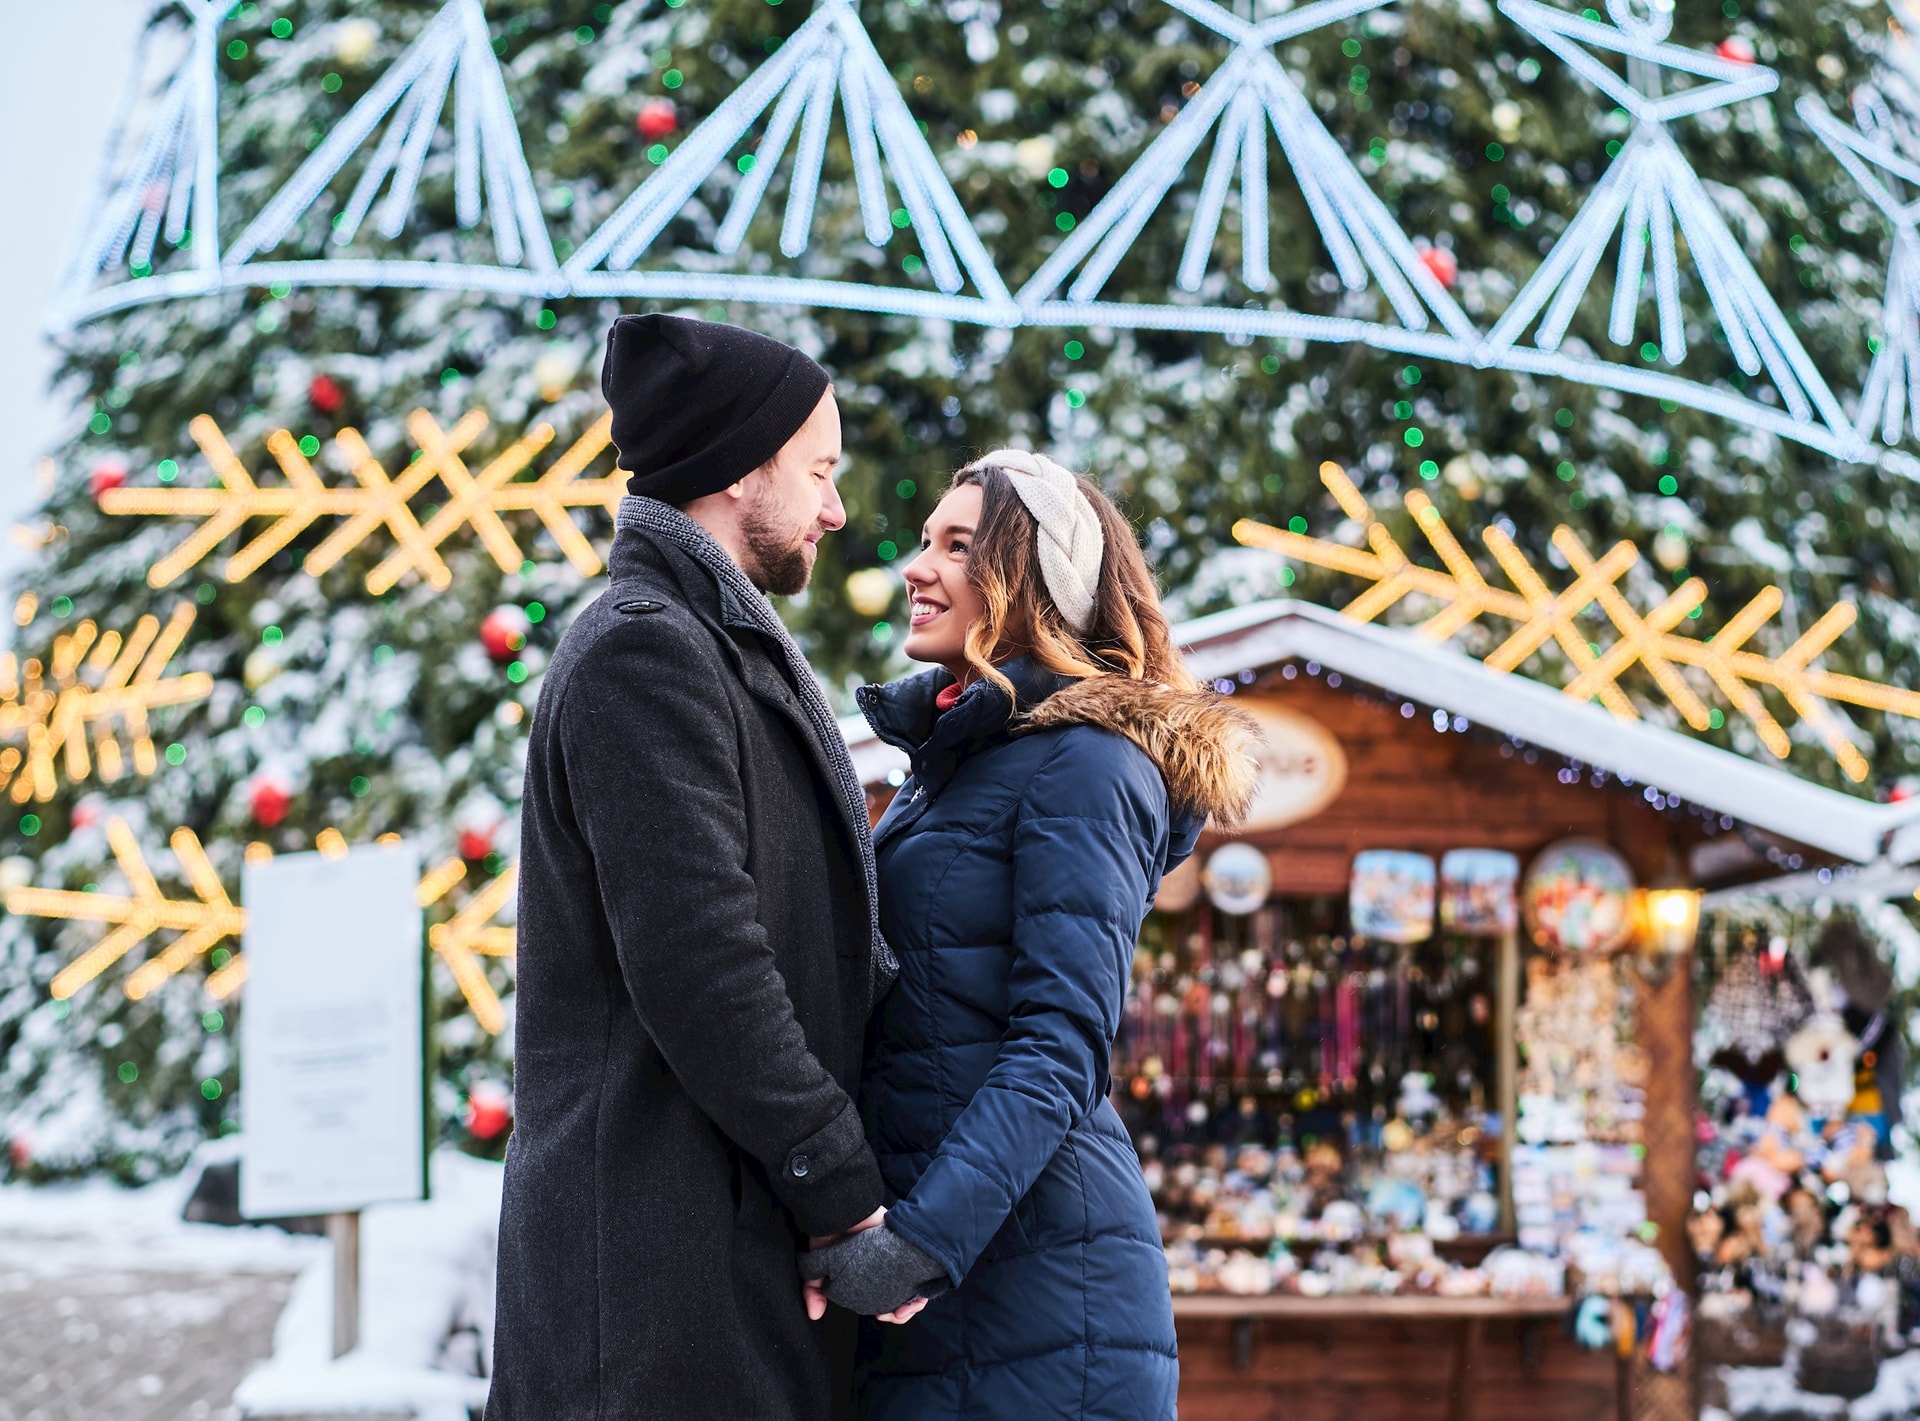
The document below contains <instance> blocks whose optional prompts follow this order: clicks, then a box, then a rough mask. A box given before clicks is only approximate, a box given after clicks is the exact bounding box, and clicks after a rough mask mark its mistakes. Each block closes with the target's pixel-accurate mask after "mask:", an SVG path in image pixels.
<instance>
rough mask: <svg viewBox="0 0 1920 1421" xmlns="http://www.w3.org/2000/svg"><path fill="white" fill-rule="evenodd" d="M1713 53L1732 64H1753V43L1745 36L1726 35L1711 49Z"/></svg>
mask: <svg viewBox="0 0 1920 1421" xmlns="http://www.w3.org/2000/svg"><path fill="white" fill-rule="evenodd" d="M1713 52H1714V53H1715V54H1717V55H1719V56H1720V57H1721V58H1722V59H1725V60H1728V61H1730V62H1731V63H1734V64H1751V63H1753V58H1754V55H1753V42H1752V41H1751V40H1749V39H1748V38H1747V37H1746V36H1745V35H1728V36H1727V37H1726V38H1725V39H1723V40H1721V41H1720V43H1718V44H1716V45H1715V46H1714V47H1713Z"/></svg>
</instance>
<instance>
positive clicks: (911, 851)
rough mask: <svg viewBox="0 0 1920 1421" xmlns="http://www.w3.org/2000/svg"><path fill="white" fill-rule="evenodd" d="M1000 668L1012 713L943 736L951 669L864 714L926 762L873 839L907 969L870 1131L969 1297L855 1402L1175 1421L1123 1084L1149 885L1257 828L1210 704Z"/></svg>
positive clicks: (907, 1337) (887, 914)
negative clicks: (1209, 835) (1206, 846)
mask: <svg viewBox="0 0 1920 1421" xmlns="http://www.w3.org/2000/svg"><path fill="white" fill-rule="evenodd" d="M1001 669H1002V671H1003V673H1004V674H1005V675H1006V676H1007V677H1008V678H1009V679H1010V680H1011V681H1012V682H1013V684H1014V686H1015V690H1016V693H1017V698H1018V703H1019V711H1020V714H1019V715H1018V716H1016V715H1015V714H1014V706H1013V705H1011V704H1010V703H1009V702H1008V699H1007V697H1006V695H1005V694H1004V693H1003V692H1002V691H1001V690H1000V689H998V688H997V687H996V686H994V685H993V684H992V683H991V682H987V681H980V682H976V683H975V684H974V685H972V686H970V687H969V688H968V689H967V691H966V692H965V693H964V694H963V695H961V697H960V698H959V701H958V703H957V704H955V705H954V706H953V707H952V709H950V710H948V711H946V712H945V713H944V714H940V713H939V712H938V711H937V709H936V706H935V704H934V699H935V696H936V695H937V694H938V692H939V691H940V690H941V689H942V688H943V687H945V686H947V685H949V684H950V683H951V681H952V677H951V676H950V675H948V674H947V673H946V672H944V671H930V672H925V673H922V674H921V675H918V676H914V677H911V678H909V679H907V680H904V681H899V682H895V683H893V684H892V685H888V686H884V687H873V686H869V687H866V688H864V689H863V690H862V691H861V692H860V695H859V701H860V706H861V709H862V710H863V711H865V712H866V715H867V719H868V721H869V722H870V723H871V724H872V726H873V728H874V730H875V731H876V733H878V734H879V735H880V736H881V737H882V738H883V739H885V740H887V741H889V742H891V743H892V744H894V745H897V746H899V747H901V748H903V749H904V750H906V751H907V752H908V754H909V755H910V756H911V759H912V765H913V774H912V777H911V778H910V779H909V780H907V782H906V783H905V784H904V785H903V786H902V787H901V789H900V792H899V794H898V796H897V797H896V798H895V799H894V801H893V804H892V805H891V807H890V808H889V809H888V810H887V813H886V815H885V817H884V818H883V819H882V820H881V822H880V825H879V827H878V829H877V831H876V833H875V846H876V851H877V853H878V857H879V865H880V901H881V917H882V923H883V926H884V928H885V931H886V936H887V940H888V941H889V942H891V943H892V944H893V946H894V948H895V950H896V951H897V952H898V954H899V957H900V964H901V966H900V977H899V980H898V982H897V983H896V984H895V986H894V988H893V990H892V993H891V994H890V995H889V996H888V997H887V998H886V999H885V1000H884V1001H883V1002H882V1003H881V1005H880V1007H879V1009H878V1010H877V1012H876V1013H875V1016H874V1019H873V1021H872V1023H871V1025H870V1026H869V1029H868V1042H867V1057H866V1065H865V1069H864V1071H863V1073H862V1078H861V1088H860V1105H861V1114H862V1118H863V1120H864V1122H865V1124H866V1128H867V1134H868V1138H869V1140H870V1141H871V1142H872V1144H873V1148H874V1153H875V1155H876V1156H877V1157H878V1159H879V1161H880V1169H881V1174H882V1177H883V1179H884V1182H885V1186H886V1191H887V1194H888V1200H889V1204H890V1205H891V1208H890V1212H889V1213H888V1216H887V1222H888V1224H889V1226H891V1227H892V1228H894V1229H896V1230H897V1231H898V1232H899V1233H900V1234H901V1235H902V1236H903V1237H905V1238H906V1239H907V1240H909V1241H910V1242H912V1243H914V1244H916V1245H917V1246H918V1247H920V1248H921V1249H922V1250H924V1251H925V1252H926V1253H928V1254H930V1255H931V1256H932V1257H934V1258H935V1259H937V1260H938V1261H939V1262H940V1263H941V1264H942V1265H943V1266H944V1267H945V1269H946V1271H947V1273H948V1275H949V1276H950V1278H951V1279H952V1281H953V1283H954V1284H955V1287H954V1290H953V1291H952V1292H949V1293H945V1294H942V1295H941V1296H939V1297H937V1298H935V1299H934V1300H933V1301H932V1302H931V1303H930V1304H929V1305H928V1306H927V1308H926V1310H925V1311H924V1312H923V1313H921V1315H920V1316H919V1317H918V1318H916V1319H915V1320H913V1321H912V1322H910V1323H908V1324H906V1325H905V1326H893V1325H887V1324H881V1323H877V1322H874V1321H871V1320H868V1321H866V1322H864V1324H863V1329H864V1330H863V1334H862V1342H861V1352H860V1370H859V1381H858V1386H857V1392H856V1396H857V1400H858V1402H859V1408H860V1411H861V1414H862V1415H863V1416H864V1417H866V1418H868V1421H907V1419H908V1418H911V1421H937V1418H946V1417H968V1418H988V1417H992V1418H1005V1421H1016V1418H1017V1419H1018V1421H1029V1418H1042V1417H1045V1418H1056V1417H1085V1418H1101V1421H1107V1419H1108V1418H1111V1421H1123V1418H1124V1421H1134V1418H1140V1421H1149V1418H1150V1419H1151V1421H1162V1418H1167V1417H1171V1416H1173V1415H1174V1414H1175V1392H1176V1389H1177V1385H1178V1381H1179V1363H1178V1361H1177V1360H1176V1356H1175V1348H1174V1332H1173V1312H1172V1307H1171V1303H1170V1300H1169V1297H1168V1292H1167V1268H1166V1259H1165V1256H1164V1254H1163V1253H1162V1251H1161V1245H1160V1233H1159V1228H1158V1226H1157V1224H1156V1221H1155V1218H1154V1211H1153V1204H1152V1201H1151V1200H1150V1199H1149V1198H1148V1195H1147V1191H1146V1187H1145V1185H1144V1183H1143V1182H1142V1179H1141V1174H1140V1162H1139V1159H1138V1157H1137V1156H1136V1154H1135V1152H1134V1149H1133V1145H1132V1142H1131V1141H1130V1140H1129V1139H1128V1137H1127V1133H1126V1131H1125V1130H1124V1129H1123V1128H1122V1126H1121V1124H1120V1119H1119V1116H1118V1115H1117V1114H1116V1113H1115V1111H1114V1109H1113V1106H1112V1105H1111V1104H1110V1103H1108V1101H1107V1099H1106V1095H1107V1088H1108V1062H1109V1058H1110V1053H1111V1050H1112V1046H1113V1038H1114V1033H1115V1031H1116V1030H1117V1028H1118V1025H1119V1020H1120V1013H1121V1007H1122V1002H1123V999H1124V996H1125V993H1126V990H1127V980H1128V974H1129V969H1130V967H1131V964H1132V961H1133V953H1134V944H1135V940H1136V937H1137V935H1138V933H1139V929H1140V923H1141V919H1142V918H1143V917H1144V916H1145V914H1146V912H1147V908H1148V905H1149V904H1150V903H1151V901H1152V898H1153V894H1154V892H1155V890H1156V889H1157V887H1158V885H1159V882H1160V878H1161V875H1162V874H1164V873H1165V872H1166V871H1167V870H1168V869H1170V868H1171V867H1173V866H1174V865H1175V864H1177V863H1179V862H1180V861H1181V860H1182V859H1183V858H1185V857H1186V856H1187V855H1188V854H1189V853H1190V852H1192V849H1193V846H1194V841H1195V840H1196V839H1197V837H1198V836H1199V831H1200V826H1201V824H1202V822H1203V820H1204V818H1205V814H1206V812H1207V811H1209V810H1216V811H1224V812H1228V813H1231V812H1232V811H1233V810H1235V809H1237V808H1239V807H1241V806H1242V805H1243V803H1244V799H1245V794H1246V791H1247V788H1248V785H1249V781H1250V777H1251V773H1252V762H1251V759H1250V758H1249V757H1248V756H1247V754H1246V746H1247V741H1246V739H1245V735H1246V733H1247V724H1246V722H1245V720H1244V719H1243V718H1242V717H1240V716H1239V715H1238V714H1237V713H1236V712H1233V711H1231V710H1229V709H1227V708H1226V706H1225V705H1223V704H1222V703H1220V702H1219V701H1218V700H1217V698H1215V697H1213V696H1210V695H1204V694H1196V693H1187V692H1177V691H1172V690H1168V689H1166V688H1163V687H1156V686H1151V685H1147V684H1144V683H1141V682H1135V681H1128V680H1125V679H1124V678H1121V677H1118V676H1100V677H1095V678H1092V679H1091V680H1087V681H1068V680H1066V679H1065V678H1060V677H1055V676H1054V675H1052V674H1051V673H1049V672H1046V671H1044V670H1042V669H1040V668H1038V667H1036V666H1034V665H1033V664H1031V663H1030V662H1028V661H1025V660H1020V661H1014V662H1010V663H1008V664H1007V665H1006V666H1004V667H1002V668H1001ZM1170 790H1171V792H1170Z"/></svg>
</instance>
